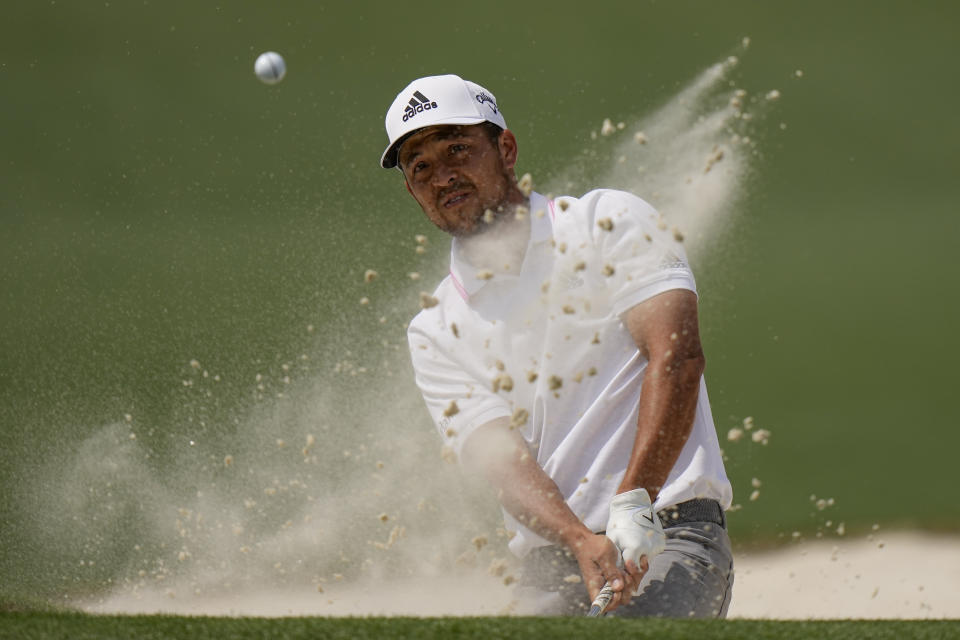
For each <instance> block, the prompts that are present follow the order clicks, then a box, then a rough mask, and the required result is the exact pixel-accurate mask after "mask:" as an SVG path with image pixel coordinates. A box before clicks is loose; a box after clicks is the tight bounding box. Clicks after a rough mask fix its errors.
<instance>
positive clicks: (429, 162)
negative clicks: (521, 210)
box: [398, 125, 517, 236]
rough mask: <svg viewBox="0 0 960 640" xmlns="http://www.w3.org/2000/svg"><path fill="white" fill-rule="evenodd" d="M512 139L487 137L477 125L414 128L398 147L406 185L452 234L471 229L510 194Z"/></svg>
mask: <svg viewBox="0 0 960 640" xmlns="http://www.w3.org/2000/svg"><path fill="white" fill-rule="evenodd" d="M516 158H517V146H516V139H515V138H514V137H513V134H512V133H510V132H509V131H504V132H503V133H501V134H500V139H499V143H495V142H494V141H493V140H491V138H490V135H489V134H488V133H487V130H486V129H485V128H484V127H483V126H482V125H439V126H435V127H427V128H425V129H423V130H421V131H417V132H416V133H414V134H413V135H411V136H410V138H408V139H407V141H406V142H404V143H403V146H401V147H400V154H399V157H398V160H399V166H400V168H401V170H402V171H403V175H404V177H405V178H406V180H407V187H408V188H409V189H410V193H411V194H412V195H413V197H414V199H416V201H417V202H418V203H419V204H420V206H421V207H422V208H423V211H424V213H426V214H427V217H428V218H430V221H431V222H433V223H434V224H435V225H437V226H438V227H439V228H440V229H442V230H443V231H446V232H447V233H450V234H452V235H455V236H465V235H470V234H472V233H474V232H476V231H477V230H478V229H480V228H481V225H483V214H484V212H485V211H486V210H487V209H491V210H493V211H497V209H498V208H499V207H501V206H504V205H506V204H507V203H508V202H511V201H512V199H515V192H516V186H515V178H514V175H513V167H514V165H515V164H516Z"/></svg>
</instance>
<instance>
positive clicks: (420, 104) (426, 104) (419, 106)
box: [403, 91, 437, 122]
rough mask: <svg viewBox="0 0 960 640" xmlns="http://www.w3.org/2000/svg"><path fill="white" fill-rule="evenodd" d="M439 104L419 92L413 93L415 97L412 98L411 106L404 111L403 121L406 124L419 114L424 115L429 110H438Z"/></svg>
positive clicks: (408, 105)
mask: <svg viewBox="0 0 960 640" xmlns="http://www.w3.org/2000/svg"><path fill="white" fill-rule="evenodd" d="M436 108H437V103H436V102H433V101H432V100H430V98H428V97H427V96H425V95H423V94H422V93H420V92H419V91H414V92H413V97H412V98H410V102H409V104H407V106H406V108H405V109H404V110H403V121H404V122H406V121H407V120H409V119H410V118H412V117H414V116H415V115H417V114H418V113H423V112H424V111H427V110H429V109H436Z"/></svg>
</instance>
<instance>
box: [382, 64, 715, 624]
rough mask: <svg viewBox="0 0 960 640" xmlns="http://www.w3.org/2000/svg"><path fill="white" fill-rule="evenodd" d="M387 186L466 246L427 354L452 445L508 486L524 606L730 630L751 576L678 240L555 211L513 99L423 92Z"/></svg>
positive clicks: (434, 87) (607, 199)
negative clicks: (595, 607)
mask: <svg viewBox="0 0 960 640" xmlns="http://www.w3.org/2000/svg"><path fill="white" fill-rule="evenodd" d="M386 129H387V136H388V138H389V144H388V146H387V148H386V151H384V153H383V156H382V158H381V165H382V166H383V167H385V168H393V167H397V168H399V169H400V171H401V172H402V173H403V179H404V182H405V184H406V188H407V190H408V191H409V192H410V194H411V195H412V196H413V198H414V199H415V200H416V201H417V203H418V204H419V205H420V207H421V208H422V209H423V211H424V213H425V214H426V215H427V217H428V218H429V219H430V221H431V222H433V223H434V224H435V225H436V226H437V227H439V228H440V229H442V230H443V231H445V232H447V233H448V234H450V235H451V236H452V238H453V241H452V248H451V254H450V273H449V275H448V276H447V277H446V278H445V279H444V280H443V281H442V282H441V283H440V285H439V286H438V287H437V289H436V291H435V292H434V293H433V295H426V294H424V295H423V296H422V302H423V307H424V309H423V311H422V312H421V313H419V314H418V315H417V316H416V318H414V320H413V321H412V322H411V324H410V328H409V332H408V337H409V343H410V351H411V354H412V360H413V367H414V371H415V373H416V381H417V384H418V386H419V388H420V390H421V391H422V393H423V397H424V400H425V401H426V404H427V408H428V410H429V411H430V414H431V416H432V417H433V419H434V421H435V422H436V424H437V427H438V429H439V431H440V434H441V437H442V438H443V439H444V441H445V444H446V445H447V446H449V447H450V448H451V449H452V450H453V451H454V452H455V453H456V454H457V455H458V457H459V459H460V461H461V463H462V464H463V465H465V466H466V467H468V468H474V469H477V470H479V471H481V472H482V473H483V475H484V476H485V477H486V478H487V480H488V481H489V482H490V483H491V484H492V485H493V487H494V489H495V490H496V492H497V495H498V496H499V500H500V502H501V504H502V506H503V509H504V520H505V526H506V528H507V530H508V531H509V532H510V533H511V535H512V538H511V540H510V544H509V546H510V549H511V551H512V552H514V553H515V554H516V555H517V556H518V557H520V558H522V578H521V580H520V589H519V592H520V595H521V596H522V598H523V599H524V601H525V604H526V608H528V609H530V610H531V612H533V613H536V614H541V615H550V614H558V615H577V614H582V613H584V612H585V611H586V609H587V608H589V606H590V602H591V601H592V600H593V598H594V597H595V596H596V595H597V594H598V593H599V591H600V590H601V588H602V587H603V585H604V584H605V583H609V584H610V585H611V586H612V588H613V591H614V596H613V599H612V601H611V603H610V605H609V607H608V609H607V611H608V612H612V613H613V615H621V616H667V617H678V618H688V617H722V616H724V615H725V614H726V611H727V607H728V606H729V603H730V593H731V587H732V583H733V560H732V556H731V552H730V540H729V538H728V537H727V532H726V521H725V516H724V510H725V509H726V508H728V507H729V506H730V502H731V494H732V492H731V487H730V483H729V481H728V480H727V477H726V474H725V472H724V468H723V463H722V460H721V454H720V449H719V445H718V442H717V436H716V431H715V428H714V425H713V419H712V417H711V414H710V406H709V403H708V400H707V390H706V386H705V384H704V380H703V370H704V356H703V352H702V350H701V345H700V337H699V330H698V320H697V294H696V288H695V283H694V279H693V274H692V273H691V271H690V268H689V266H688V264H687V261H686V258H685V253H684V250H683V246H682V242H681V241H680V239H679V237H675V236H674V234H672V233H670V232H669V231H667V230H666V228H667V227H666V224H665V223H664V222H663V221H662V219H661V218H660V216H659V214H658V213H657V212H656V211H655V210H654V209H653V208H652V207H651V206H650V205H649V204H647V203H646V202H644V201H643V200H641V199H640V198H638V197H636V196H634V195H631V194H629V193H624V192H622V191H614V190H606V189H599V190H596V191H591V192H589V193H587V194H586V195H583V196H582V197H580V198H574V197H566V196H564V197H547V196H544V195H541V194H538V193H536V192H533V191H531V190H530V188H529V185H528V184H525V182H526V181H518V180H517V177H516V174H515V171H514V167H515V165H516V162H517V153H518V147H517V140H516V137H515V136H514V135H513V133H512V132H511V131H510V130H509V129H507V124H506V122H505V120H504V116H503V114H502V113H501V111H500V107H499V105H498V104H497V101H496V99H495V97H494V95H493V94H492V93H491V92H489V91H487V90H486V89H484V88H483V87H481V86H479V85H477V84H474V83H472V82H469V81H465V80H463V79H462V78H460V77H458V76H455V75H443V76H431V77H425V78H420V79H418V80H414V81H413V82H412V83H410V84H409V85H408V86H407V87H406V88H405V89H404V90H403V91H401V92H400V93H399V95H397V97H396V99H395V100H394V102H393V104H392V105H391V106H390V109H389V111H388V112H387V116H386Z"/></svg>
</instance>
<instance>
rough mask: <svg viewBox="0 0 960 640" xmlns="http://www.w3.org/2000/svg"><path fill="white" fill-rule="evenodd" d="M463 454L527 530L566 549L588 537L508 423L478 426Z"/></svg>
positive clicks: (583, 526) (549, 479) (498, 421)
mask: <svg viewBox="0 0 960 640" xmlns="http://www.w3.org/2000/svg"><path fill="white" fill-rule="evenodd" d="M463 455H464V462H465V463H466V464H467V466H468V467H470V468H472V469H474V470H476V471H479V472H480V473H482V474H483V476H484V477H485V478H486V479H487V481H488V482H489V483H490V484H491V485H492V486H493V487H494V489H496V491H497V497H498V499H499V501H500V503H501V504H502V505H503V507H504V509H506V510H507V512H508V513H509V514H510V515H512V516H513V517H514V518H516V519H517V520H519V521H520V522H521V523H523V525H524V526H526V527H527V528H528V529H530V530H532V531H534V532H535V533H537V534H538V535H540V536H542V537H544V538H546V539H547V540H550V541H551V542H553V543H556V544H562V545H564V546H566V547H568V548H571V549H573V548H574V547H575V546H577V545H578V544H579V543H580V542H582V541H583V539H584V538H586V537H588V536H590V535H593V533H592V532H591V531H590V530H589V529H588V528H587V527H586V525H584V524H583V522H581V520H580V518H578V517H577V515H576V514H574V513H573V511H571V509H570V507H569V506H568V505H567V503H566V501H565V500H564V498H563V494H561V493H560V489H559V487H557V485H556V483H555V482H554V481H553V480H552V479H551V478H550V477H549V476H548V475H547V474H546V472H544V470H543V469H542V468H541V467H540V465H539V464H537V461H536V460H535V459H534V458H533V456H531V455H530V453H529V452H528V450H527V447H526V443H525V442H524V441H523V439H522V438H521V437H520V435H519V434H518V433H517V432H516V431H515V430H513V429H510V426H509V423H508V421H507V420H502V421H501V420H495V421H493V422H491V423H489V424H486V425H484V426H482V427H480V428H479V429H478V430H477V431H476V432H475V433H473V434H472V435H471V436H470V439H469V440H468V441H467V443H466V446H465V447H464V452H463Z"/></svg>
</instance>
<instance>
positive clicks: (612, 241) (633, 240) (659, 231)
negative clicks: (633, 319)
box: [584, 191, 696, 315]
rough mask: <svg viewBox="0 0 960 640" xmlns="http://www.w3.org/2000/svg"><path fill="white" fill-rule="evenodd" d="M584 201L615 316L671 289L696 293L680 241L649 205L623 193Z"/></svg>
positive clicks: (596, 194) (608, 193)
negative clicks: (606, 274) (604, 271)
mask: <svg viewBox="0 0 960 640" xmlns="http://www.w3.org/2000/svg"><path fill="white" fill-rule="evenodd" d="M584 200H585V201H586V202H585V204H586V205H587V210H586V212H585V213H586V215H587V222H588V224H590V226H591V230H590V233H591V235H592V237H593V239H594V245H595V247H596V249H597V251H598V253H599V260H600V261H601V262H602V263H603V265H604V269H605V270H606V272H607V273H608V274H609V275H608V276H607V278H606V284H607V287H608V289H609V292H610V300H611V307H612V311H613V312H614V314H615V315H620V314H622V313H624V312H625V311H627V310H628V309H630V308H631V307H633V306H634V305H637V304H639V303H641V302H643V301H644V300H647V299H649V298H652V297H653V296H655V295H657V294H660V293H663V292H664V291H669V290H671V289H688V290H690V291H693V292H696V282H695V281H694V278H693V272H692V271H691V270H690V266H689V264H688V263H687V257H686V252H685V251H684V248H683V243H682V237H680V236H679V235H676V234H675V233H674V232H673V231H672V230H670V229H669V228H668V226H667V224H666V222H665V221H664V220H663V218H662V217H661V216H660V214H659V213H658V212H657V210H656V209H654V208H653V207H652V206H651V205H650V204H648V203H647V202H645V201H644V200H642V199H640V198H638V197H636V196H634V195H632V194H629V193H625V192H622V191H601V192H594V193H592V194H588V195H587V196H584Z"/></svg>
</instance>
